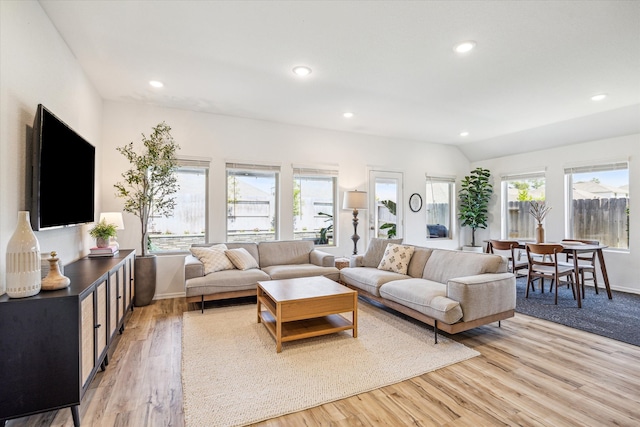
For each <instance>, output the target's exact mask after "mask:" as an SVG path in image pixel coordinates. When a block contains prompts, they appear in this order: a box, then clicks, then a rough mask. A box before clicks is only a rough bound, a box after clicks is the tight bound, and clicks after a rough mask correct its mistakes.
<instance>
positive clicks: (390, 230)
mask: <svg viewBox="0 0 640 427" xmlns="http://www.w3.org/2000/svg"><path fill="white" fill-rule="evenodd" d="M380 203H382V205H383V206H384V207H385V208H387V209H388V210H389V212H390V213H391V215H393V216H396V202H393V201H391V200H383V201H381V202H380ZM380 230H387V238H388V239H393V238H394V237H396V224H395V223H392V222H385V223H384V224H382V225H381V226H380Z"/></svg>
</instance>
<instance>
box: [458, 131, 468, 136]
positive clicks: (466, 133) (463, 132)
mask: <svg viewBox="0 0 640 427" xmlns="http://www.w3.org/2000/svg"><path fill="white" fill-rule="evenodd" d="M460 136H462V137H465V136H469V132H467V131H466V130H465V131H462V132H460Z"/></svg>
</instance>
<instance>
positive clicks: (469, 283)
mask: <svg viewBox="0 0 640 427" xmlns="http://www.w3.org/2000/svg"><path fill="white" fill-rule="evenodd" d="M389 242H391V243H392V244H395V243H399V242H398V241H389V240H385V239H372V240H371V242H370V244H369V247H368V249H367V252H366V253H365V254H364V255H359V256H353V257H352V258H351V261H350V266H349V267H347V268H343V269H342V270H340V281H341V282H342V283H343V284H345V285H346V286H348V287H350V288H352V289H355V290H357V291H358V293H359V295H360V296H364V297H366V298H369V299H372V300H375V301H377V302H379V303H381V304H383V305H385V306H387V307H390V308H392V309H394V310H396V311H399V312H401V313H404V314H406V315H408V316H411V317H413V318H415V319H418V320H420V321H422V322H424V323H427V324H429V325H431V326H433V327H434V330H435V340H436V342H437V340H438V330H443V331H445V332H448V333H452V334H455V333H458V332H462V331H466V330H468V329H471V328H475V327H478V326H481V325H485V324H487V323H491V322H496V321H498V322H499V321H500V320H503V319H507V318H509V317H513V315H514V312H515V307H516V279H515V276H514V275H513V274H512V273H508V272H507V261H506V259H505V258H504V257H502V256H500V255H493V254H484V253H474V252H461V251H453V250H445V249H431V248H424V247H418V246H411V247H413V253H412V254H411V256H410V261H409V263H408V267H407V269H406V274H402V273H398V272H395V271H387V270H383V269H380V268H378V267H379V266H380V262H381V260H382V258H383V256H384V253H385V249H387V244H389ZM403 246H410V245H403Z"/></svg>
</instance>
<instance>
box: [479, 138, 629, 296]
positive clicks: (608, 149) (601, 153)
mask: <svg viewBox="0 0 640 427" xmlns="http://www.w3.org/2000/svg"><path fill="white" fill-rule="evenodd" d="M638 159H640V134H635V135H630V136H624V137H619V138H612V139H605V140H600V141H591V142H586V143H582V144H575V145H570V146H566V147H561V148H555V149H549V150H541V151H535V152H531V153H527V154H521V155H516V156H507V157H500V158H497V159H492V160H487V161H482V162H477V163H476V164H474V165H472V167H474V168H475V167H477V166H482V167H485V168H487V169H489V170H491V173H492V175H493V179H494V184H495V185H494V189H495V190H496V192H495V193H496V194H495V196H494V198H493V204H492V208H491V212H490V217H491V221H490V224H489V227H488V229H487V230H481V232H482V234H480V236H481V238H484V239H487V238H500V237H501V236H500V233H501V225H500V218H501V212H500V200H501V186H500V176H501V175H504V174H512V173H518V172H528V171H540V170H546V180H545V197H546V202H547V205H548V206H551V211H550V212H549V214H548V216H547V218H546V219H545V234H546V240H547V241H550V242H552V241H560V240H562V239H563V238H565V237H567V236H565V185H564V168H565V166H575V165H578V164H585V163H596V164H597V163H602V162H606V161H608V160H611V161H614V160H618V161H619V160H629V199H630V204H631V210H630V212H631V214H630V218H629V233H630V236H629V240H630V244H629V246H630V249H629V251H617V250H616V251H614V250H607V251H605V255H604V256H605V262H606V267H607V274H608V276H609V281H610V283H611V287H612V288H613V289H618V290H622V291H627V292H634V293H640V280H639V278H640V247H639V246H640V215H638V213H637V208H635V209H634V207H635V206H637V204H638V200H640V187H638V185H637V184H638V183H640V166H639V165H638ZM599 282H600V283H601V280H600V281H599Z"/></svg>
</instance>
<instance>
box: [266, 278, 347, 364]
mask: <svg viewBox="0 0 640 427" xmlns="http://www.w3.org/2000/svg"><path fill="white" fill-rule="evenodd" d="M263 308H264V309H263ZM348 312H351V316H350V317H351V320H349V319H348V318H346V317H344V316H342V315H341V314H340V313H348ZM261 322H262V323H263V324H264V325H265V327H266V328H267V330H268V331H269V332H270V333H271V335H273V337H274V338H275V340H276V351H277V352H278V353H280V352H281V351H282V343H283V342H287V341H293V340H299V339H303V338H310V337H316V336H319V335H326V334H332V333H335V332H340V331H346V330H349V329H351V330H352V331H353V337H354V338H357V336H358V293H357V292H356V291H354V290H352V289H349V288H347V287H346V286H342V285H341V284H339V283H337V282H334V281H333V280H331V279H327V278H326V277H323V276H317V277H303V278H298V279H285V280H269V281H264V282H258V323H261Z"/></svg>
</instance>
